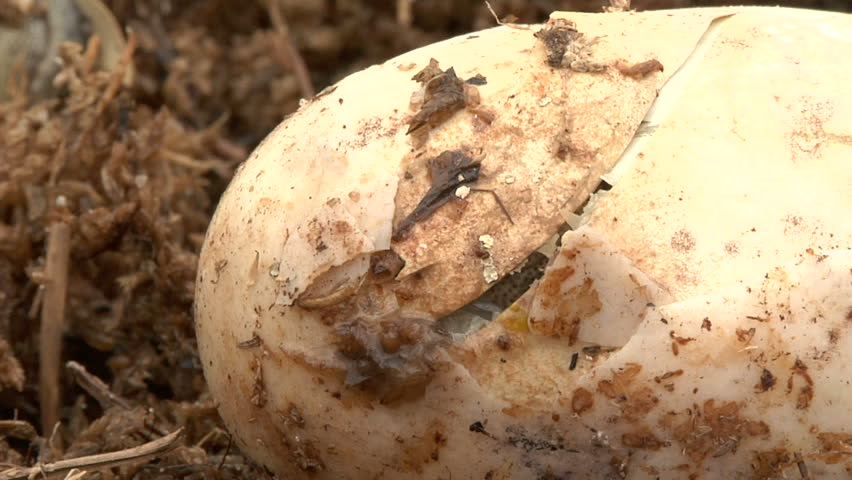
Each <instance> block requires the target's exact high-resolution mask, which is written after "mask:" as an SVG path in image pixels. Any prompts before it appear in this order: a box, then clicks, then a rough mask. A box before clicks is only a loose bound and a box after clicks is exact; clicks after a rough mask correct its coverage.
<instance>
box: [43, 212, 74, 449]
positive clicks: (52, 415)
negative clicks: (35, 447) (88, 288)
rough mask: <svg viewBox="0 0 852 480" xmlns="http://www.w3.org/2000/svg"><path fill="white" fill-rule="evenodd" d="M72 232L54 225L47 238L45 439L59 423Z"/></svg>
mask: <svg viewBox="0 0 852 480" xmlns="http://www.w3.org/2000/svg"><path fill="white" fill-rule="evenodd" d="M70 240H71V229H70V228H69V227H68V224H66V223H63V222H55V223H54V224H53V225H52V226H51V227H50V233H49V234H48V237H47V260H46V264H47V265H46V267H45V272H46V275H47V285H45V288H44V304H43V306H42V309H41V332H40V334H41V339H40V345H39V347H40V348H39V397H40V398H39V403H40V408H41V431H42V435H47V434H48V432H51V431H53V427H54V425H56V423H57V422H58V421H59V362H60V359H61V357H62V331H63V328H64V323H65V297H66V294H67V292H68V255H69V253H70V249H71V241H70Z"/></svg>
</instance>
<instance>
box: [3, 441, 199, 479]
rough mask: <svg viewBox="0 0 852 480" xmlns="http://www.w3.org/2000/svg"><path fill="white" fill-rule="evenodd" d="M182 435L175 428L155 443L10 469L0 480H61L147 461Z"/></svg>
mask: <svg viewBox="0 0 852 480" xmlns="http://www.w3.org/2000/svg"><path fill="white" fill-rule="evenodd" d="M182 433H183V428H179V429H177V430H175V431H174V432H172V433H170V434H168V435H166V436H164V437H161V438H158V439H157V440H153V441H151V442H148V443H143V444H142V445H139V446H138V447H133V448H127V449H124V450H119V451H117V452H110V453H99V454H97V455H88V456H85V457H78V458H72V459H68V460H59V461H58V462H51V463H44V464H41V465H36V466H34V467H28V468H21V467H13V468H10V469H7V470H4V471H2V472H0V480H30V479H39V480H41V479H44V480H49V479H51V478H62V477H65V476H66V475H68V474H70V473H71V472H72V471H74V470H97V469H102V468H111V467H117V466H119V465H122V464H125V463H130V462H139V461H143V460H149V459H152V458H154V457H157V456H160V455H163V454H165V453H167V452H169V451H170V450H171V449H173V448H175V447H176V446H177V441H178V439H179V438H180V436H181V434H182Z"/></svg>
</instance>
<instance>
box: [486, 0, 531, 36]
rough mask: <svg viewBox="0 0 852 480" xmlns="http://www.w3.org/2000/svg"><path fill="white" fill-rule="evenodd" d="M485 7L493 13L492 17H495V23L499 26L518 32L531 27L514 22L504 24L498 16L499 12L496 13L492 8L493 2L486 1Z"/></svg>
mask: <svg viewBox="0 0 852 480" xmlns="http://www.w3.org/2000/svg"><path fill="white" fill-rule="evenodd" d="M485 6H486V7H488V11H489V12H491V16H492V17H494V21H495V22H497V25H502V26H504V27H509V28H514V29H516V30H529V29H530V27H528V26H525V25H518V24H517V23H512V22H504V21H502V20H500V17H498V16H497V12H495V11H494V8H492V7H491V2H489V1H488V0H485Z"/></svg>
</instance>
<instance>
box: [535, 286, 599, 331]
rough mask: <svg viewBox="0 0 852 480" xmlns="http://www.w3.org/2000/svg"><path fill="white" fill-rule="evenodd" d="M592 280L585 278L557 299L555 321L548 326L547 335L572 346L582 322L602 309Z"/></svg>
mask: <svg viewBox="0 0 852 480" xmlns="http://www.w3.org/2000/svg"><path fill="white" fill-rule="evenodd" d="M593 286H594V280H592V279H591V278H586V279H585V280H583V283H582V284H581V285H576V286H574V287H571V288H570V289H568V291H566V292H565V293H563V294H561V295H560V296H559V298H558V301H559V304H558V305H557V306H556V314H557V318H556V321H555V322H554V323H553V325H552V326H550V328H549V329H546V330H549V331H546V333H547V334H550V335H553V336H557V337H564V338H567V339H568V344H569V345H573V344H574V343H575V342H576V341H577V336H578V335H579V333H580V324H581V323H582V322H583V320H585V319H587V318H589V317H591V316H592V315H594V314H596V313H598V312H600V311H601V309H602V308H603V304H602V303H601V300H600V296H599V295H598V291H597V290H596V289H594V288H593Z"/></svg>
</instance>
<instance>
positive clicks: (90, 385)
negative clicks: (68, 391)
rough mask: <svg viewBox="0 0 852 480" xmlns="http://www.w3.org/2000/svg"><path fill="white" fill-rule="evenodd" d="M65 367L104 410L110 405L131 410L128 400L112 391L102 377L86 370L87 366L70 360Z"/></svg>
mask: <svg viewBox="0 0 852 480" xmlns="http://www.w3.org/2000/svg"><path fill="white" fill-rule="evenodd" d="M65 368H66V369H67V370H68V371H69V372H71V375H73V376H74V380H76V381H77V385H80V388H82V389H83V390H85V391H86V392H88V394H89V395H91V396H92V397H94V399H95V400H97V401H98V403H99V404H100V405H101V408H103V409H104V410H107V409H109V408H110V407H120V408H122V409H124V410H130V404H129V403H127V400H125V399H123V398H121V397H119V396H118V395H116V394H114V393H112V392H111V391H110V389H109V385H107V384H106V383H104V381H103V380H101V379H100V378H98V377H96V376H94V375H92V374H91V373H89V371H88V370H86V367H84V366H83V365H80V364H79V363H77V362H75V361H73V360H72V361H70V362H67V363H66V364H65Z"/></svg>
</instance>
